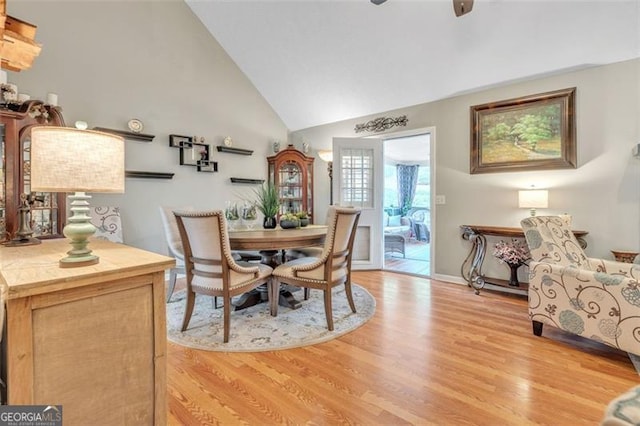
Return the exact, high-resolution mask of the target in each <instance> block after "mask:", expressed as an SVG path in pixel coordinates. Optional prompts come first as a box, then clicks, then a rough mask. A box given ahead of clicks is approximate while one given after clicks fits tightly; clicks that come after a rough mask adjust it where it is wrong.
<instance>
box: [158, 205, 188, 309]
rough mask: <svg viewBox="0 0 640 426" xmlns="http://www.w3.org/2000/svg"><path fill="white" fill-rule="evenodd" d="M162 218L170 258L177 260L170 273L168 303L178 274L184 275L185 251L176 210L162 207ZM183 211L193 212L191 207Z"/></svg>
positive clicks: (160, 208)
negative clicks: (174, 213)
mask: <svg viewBox="0 0 640 426" xmlns="http://www.w3.org/2000/svg"><path fill="white" fill-rule="evenodd" d="M159 210H160V218H161V219H162V226H163V227H164V235H165V238H166V240H167V247H168V250H169V256H172V257H173V258H174V259H175V260H176V266H175V268H172V269H171V270H170V271H169V289H168V290H167V303H169V301H170V300H171V296H172V295H173V291H174V290H175V288H176V281H177V280H178V274H184V273H185V272H184V250H183V248H182V240H181V239H180V231H179V230H178V222H176V217H175V216H174V215H173V210H175V208H172V207H166V206H160V207H159ZM181 210H191V208H190V207H184V208H181Z"/></svg>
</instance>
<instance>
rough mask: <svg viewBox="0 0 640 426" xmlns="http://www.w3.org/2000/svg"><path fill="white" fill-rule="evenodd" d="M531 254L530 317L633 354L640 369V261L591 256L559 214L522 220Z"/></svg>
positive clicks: (537, 325) (536, 329)
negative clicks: (636, 262)
mask: <svg viewBox="0 0 640 426" xmlns="http://www.w3.org/2000/svg"><path fill="white" fill-rule="evenodd" d="M520 223H521V225H522V229H523V230H524V234H525V238H526V240H527V244H528V246H529V251H530V252H531V262H530V263H529V268H530V269H529V271H530V272H529V317H530V318H531V321H532V324H533V333H534V334H535V335H536V336H541V335H542V326H543V324H549V325H552V326H554V327H558V328H560V329H562V330H565V331H568V332H570V333H574V334H577V335H580V336H584V337H587V338H589V339H593V340H597V341H599V342H602V343H605V344H607V345H609V346H613V347H614V348H618V349H621V350H623V351H625V352H628V353H629V356H630V358H631V360H632V362H633V363H634V365H635V366H636V370H638V371H639V372H640V368H639V367H640V362H639V361H640V357H638V356H640V334H638V332H637V330H638V329H640V286H639V284H638V280H639V279H640V265H636V264H630V263H620V262H613V261H609V260H604V259H592V258H588V257H587V256H586V255H585V253H584V252H583V250H582V248H581V247H580V244H579V243H578V241H577V240H576V238H575V236H574V235H573V233H572V232H571V230H570V229H569V228H568V227H567V225H566V224H565V223H564V221H563V220H562V219H561V218H559V217H557V216H535V217H530V218H527V219H524V220H522V221H521V222H520Z"/></svg>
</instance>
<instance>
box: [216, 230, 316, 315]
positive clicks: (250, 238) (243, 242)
mask: <svg viewBox="0 0 640 426" xmlns="http://www.w3.org/2000/svg"><path fill="white" fill-rule="evenodd" d="M327 229H328V227H327V226H326V225H307V226H305V227H300V228H293V229H283V228H280V227H276V228H273V229H247V228H240V229H233V230H229V232H228V234H229V245H230V246H231V250H251V251H258V252H259V253H260V256H261V260H260V262H261V263H264V264H266V265H269V266H271V267H272V268H275V267H277V266H278V265H280V264H282V263H284V262H285V261H286V251H287V250H291V249H297V248H305V247H314V246H316V247H317V246H322V245H323V244H324V240H325V237H326V235H327ZM264 300H265V291H258V292H249V293H246V294H244V295H243V296H242V297H241V298H240V299H239V300H238V301H236V302H235V303H234V305H235V309H236V310H240V309H245V308H247V307H249V306H253V305H255V304H257V303H260V302H262V301H264ZM278 303H279V304H280V305H282V306H286V307H289V308H291V309H297V308H299V307H300V306H301V302H300V301H298V300H297V299H296V298H295V297H293V294H291V291H289V289H288V288H287V287H286V286H284V285H283V286H282V287H281V288H280V298H279V301H278Z"/></svg>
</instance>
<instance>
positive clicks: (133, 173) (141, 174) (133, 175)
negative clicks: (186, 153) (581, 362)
mask: <svg viewBox="0 0 640 426" xmlns="http://www.w3.org/2000/svg"><path fill="white" fill-rule="evenodd" d="M124 175H125V176H126V177H128V178H146V179H173V175H174V173H162V172H138V171H134V170H127V171H125V172H124Z"/></svg>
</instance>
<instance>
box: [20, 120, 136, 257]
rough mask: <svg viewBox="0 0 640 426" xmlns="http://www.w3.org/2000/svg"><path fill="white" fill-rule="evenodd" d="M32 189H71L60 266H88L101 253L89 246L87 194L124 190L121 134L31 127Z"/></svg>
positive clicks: (92, 227) (90, 230) (89, 228)
mask: <svg viewBox="0 0 640 426" xmlns="http://www.w3.org/2000/svg"><path fill="white" fill-rule="evenodd" d="M31 190H32V191H43V192H74V194H73V195H70V196H69V200H71V208H70V210H71V217H70V218H69V219H68V221H67V222H68V223H67V225H66V226H65V227H64V230H63V233H64V235H65V236H66V237H67V238H69V239H70V240H71V243H70V244H71V246H72V247H73V248H72V249H71V250H70V251H68V252H67V254H68V256H67V257H65V258H63V259H61V260H60V267H63V268H66V267H75V266H87V265H93V264H96V263H98V261H99V257H98V256H96V255H95V254H92V252H91V249H89V248H88V247H87V244H88V241H87V238H89V237H90V236H92V235H93V234H94V233H95V231H96V228H95V226H93V225H92V224H91V222H90V219H91V218H90V216H89V211H90V209H89V200H90V199H91V196H90V195H87V194H86V193H85V192H116V193H117V192H124V139H123V138H122V137H120V136H116V135H112V134H109V133H103V132H96V131H92V130H80V129H74V128H71V127H54V126H39V127H34V128H33V129H32V130H31Z"/></svg>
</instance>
